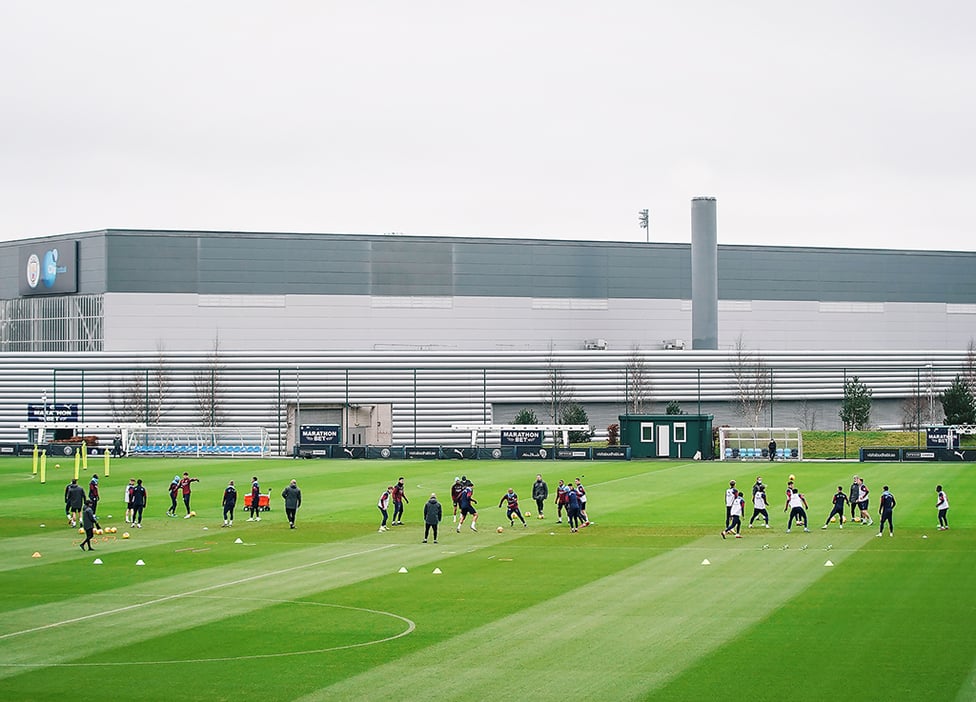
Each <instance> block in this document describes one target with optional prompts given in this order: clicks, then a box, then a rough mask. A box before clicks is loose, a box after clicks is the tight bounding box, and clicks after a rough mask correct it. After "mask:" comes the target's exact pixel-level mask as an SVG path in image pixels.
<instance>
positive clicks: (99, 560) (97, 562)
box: [92, 558, 102, 565]
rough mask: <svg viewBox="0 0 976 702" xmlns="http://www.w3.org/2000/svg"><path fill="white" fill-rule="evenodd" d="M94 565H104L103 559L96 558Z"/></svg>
mask: <svg viewBox="0 0 976 702" xmlns="http://www.w3.org/2000/svg"><path fill="white" fill-rule="evenodd" d="M92 565H102V559H101V558H96V559H95V560H94V561H92Z"/></svg>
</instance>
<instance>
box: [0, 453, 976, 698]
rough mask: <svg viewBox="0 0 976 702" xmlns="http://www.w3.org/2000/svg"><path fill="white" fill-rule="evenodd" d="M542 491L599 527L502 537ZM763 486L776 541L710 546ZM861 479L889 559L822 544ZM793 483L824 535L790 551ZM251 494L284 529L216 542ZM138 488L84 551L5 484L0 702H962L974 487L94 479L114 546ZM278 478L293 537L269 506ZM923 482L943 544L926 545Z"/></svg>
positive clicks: (574, 468) (355, 477)
mask: <svg viewBox="0 0 976 702" xmlns="http://www.w3.org/2000/svg"><path fill="white" fill-rule="evenodd" d="M100 468H101V464H100V463H99V464H98V468H94V467H93V469H95V470H98V471H99V473H100V474H101V470H100ZM184 470H188V471H189V472H190V473H191V474H192V475H196V476H198V477H200V478H201V482H200V483H195V484H194V496H193V508H194V509H195V510H196V512H197V514H198V515H199V516H198V517H197V518H195V519H170V518H167V517H165V516H164V515H163V513H164V511H165V510H166V507H167V506H168V504H169V499H168V497H167V496H166V495H165V488H166V485H168V483H169V480H170V479H171V478H172V476H173V474H174V473H177V472H179V473H182V472H183V471H184ZM540 470H541V471H542V473H543V474H544V475H545V476H546V478H547V480H548V481H549V484H550V487H552V486H554V485H555V483H556V481H557V480H558V479H559V478H560V477H561V478H563V479H566V480H569V479H571V478H573V477H575V475H576V474H578V472H579V471H584V472H585V473H586V477H585V480H584V482H585V483H586V484H587V486H588V491H589V496H590V505H591V508H590V511H591V516H592V518H593V519H594V521H595V525H594V526H592V527H589V528H586V529H583V530H581V531H580V533H578V534H571V533H569V531H568V529H567V528H566V526H565V524H556V523H555V519H554V516H555V514H554V511H553V508H552V506H551V505H550V506H549V507H548V509H547V517H548V518H547V519H546V520H544V521H540V520H537V519H535V518H534V516H533V517H532V518H530V519H529V520H528V521H529V528H527V529H521V528H515V529H511V528H508V524H507V521H506V520H505V519H504V510H501V509H498V508H497V507H496V505H497V504H498V501H499V499H500V498H501V495H502V493H503V492H504V491H505V489H507V488H508V487H509V486H513V487H515V488H516V490H517V491H518V492H519V493H520V494H521V495H522V497H523V509H528V510H530V511H533V512H534V511H535V508H534V504H533V503H532V502H531V501H530V500H528V499H526V498H528V496H529V492H530V485H531V483H532V481H533V479H534V476H535V473H536V472H538V471H540ZM755 471H764V472H763V477H764V480H765V482H766V483H767V484H768V485H770V486H771V487H770V497H771V499H772V502H773V505H772V509H771V512H770V513H771V516H772V518H773V525H774V528H773V529H770V530H765V529H759V530H756V529H752V530H749V529H743V534H744V536H745V538H743V539H739V540H727V541H723V540H722V539H720V538H719V535H718V532H719V530H720V528H721V526H722V525H723V523H724V490H725V487H726V486H727V484H728V480H729V479H730V478H735V479H736V480H738V482H739V484H740V486H742V487H745V488H748V486H749V485H751V484H752V482H753V480H754V479H755ZM855 472H856V473H858V474H860V475H863V476H864V477H865V479H866V482H867V483H868V485H869V486H870V487H871V488H872V496H873V497H875V498H876V497H877V496H878V495H879V494H880V492H881V487H882V485H883V484H884V483H888V484H889V485H890V486H891V488H892V491H893V492H894V493H895V495H896V497H897V499H898V507H897V509H896V517H895V526H896V532H895V538H889V537H887V536H885V537H883V538H875V537H874V534H875V533H876V528H877V527H862V526H859V525H855V524H850V525H849V526H847V528H845V529H844V530H843V531H841V530H838V529H836V525H832V526H831V528H830V529H829V530H827V531H821V530H820V529H819V526H820V524H822V521H823V519H824V518H825V516H826V514H827V513H828V512H829V508H830V502H829V501H830V496H831V495H832V493H833V488H835V487H836V486H837V485H843V486H844V487H845V488H846V486H847V485H849V483H850V478H851V474H852V473H855ZM462 473H464V474H467V475H468V476H469V477H470V478H471V479H472V480H474V482H475V483H476V490H475V495H476V497H478V498H479V505H478V506H479V511H480V512H481V519H480V520H479V529H480V531H479V532H478V533H473V532H471V531H469V530H467V529H465V530H464V532H463V533H461V534H457V533H455V532H454V530H453V525H452V524H451V516H450V509H449V507H448V509H447V510H446V511H447V520H446V522H445V523H444V524H442V533H441V539H440V544H438V545H434V544H426V545H424V544H421V543H420V540H421V537H422V527H421V526H420V514H421V509H422V506H423V503H424V501H425V499H426V498H427V496H428V495H429V494H430V492H431V491H432V490H435V491H437V492H438V495H439V496H441V497H442V498H443V501H446V502H448V503H449V500H448V499H447V497H448V488H449V486H450V484H451V482H453V477H454V476H455V475H459V474H462ZM788 473H795V474H796V476H797V481H798V486H799V487H800V489H801V490H802V491H803V492H804V493H805V494H806V496H807V499H808V501H809V503H810V507H811V509H810V522H811V526H812V527H813V529H812V532H811V533H808V534H806V533H802V532H801V531H798V530H796V529H794V531H793V533H791V534H786V533H784V525H785V515H784V514H783V512H782V511H781V510H782V501H781V500H780V494H781V492H782V488H783V487H785V481H786V475H787V474H788ZM254 474H257V475H258V476H260V478H261V481H262V485H264V486H265V488H266V489H267V488H270V490H271V492H272V507H273V509H272V511H271V512H268V513H265V514H264V519H263V521H262V522H261V523H247V522H246V521H244V516H245V515H243V514H242V513H241V512H238V517H237V521H236V522H235V525H234V527H233V528H232V529H222V528H220V507H219V502H220V496H221V494H222V491H223V488H224V486H225V485H226V483H227V481H228V480H229V479H232V478H233V479H234V480H235V481H236V482H237V484H238V486H239V487H241V486H243V487H245V488H246V486H247V485H248V483H249V480H250V476H251V475H254ZM399 475H404V476H406V485H407V488H408V491H407V495H408V497H409V498H410V500H411V502H410V504H408V505H407V509H406V522H407V524H406V525H405V526H403V527H395V528H392V529H391V530H390V531H389V532H386V533H383V534H380V533H377V531H376V528H377V525H378V521H379V513H378V510H377V509H376V507H375V503H376V499H377V497H378V496H379V493H380V491H381V490H382V489H383V488H384V487H385V486H386V485H388V484H391V483H392V482H393V481H395V479H396V478H397V477H398V476H399ZM129 477H141V478H142V479H143V480H144V481H145V482H146V484H147V485H148V487H149V490H150V505H149V509H148V510H147V516H146V518H145V520H144V522H145V528H143V529H142V530H134V529H129V530H128V531H129V532H130V533H131V538H129V539H126V540H123V539H121V538H114V539H113V538H111V537H110V536H109V537H105V540H103V541H99V542H98V544H97V546H96V548H97V549H98V550H97V551H96V552H95V553H93V554H88V553H82V552H81V551H80V550H79V549H78V546H77V542H78V538H79V537H78V534H77V532H76V531H74V530H71V529H69V528H68V527H67V526H66V525H65V524H64V519H63V501H62V495H63V488H64V484H65V483H66V481H67V480H68V479H69V478H70V472H69V470H66V469H65V468H62V469H59V470H53V469H52V470H51V471H50V472H49V479H48V482H47V483H46V484H44V485H41V484H40V483H39V481H38V479H37V478H33V477H31V466H30V463H29V461H26V462H25V461H22V460H20V459H4V460H3V461H0V489H2V492H3V495H4V498H5V499H4V513H3V519H2V520H0V557H2V558H0V699H3V700H54V699H58V700H63V699H64V698H65V697H66V696H68V695H77V694H78V693H79V691H80V690H83V691H84V694H85V696H93V697H95V698H96V699H101V700H115V699H127V698H130V697H134V698H138V699H140V700H172V699H179V700H181V701H182V700H230V699H241V698H242V697H243V698H250V697H256V698H258V699H264V700H363V699H369V700H372V699H406V700H412V699H434V698H449V699H451V698H454V697H463V698H464V699H466V700H496V699H505V698H508V697H510V696H512V695H513V694H515V695H520V696H525V697H529V698H531V699H534V700H556V699H559V700H563V699H565V698H566V697H567V696H575V695H585V696H586V697H589V698H594V699H606V700H645V699H647V700H650V699H654V700H702V699H708V698H719V697H720V696H721V697H735V696H739V695H744V696H746V697H747V698H749V699H754V700H780V699H783V698H784V696H786V697H789V696H790V695H793V696H795V695H796V694H799V695H800V696H802V697H803V698H805V699H813V700H818V699H830V698H833V697H834V696H836V694H843V692H842V691H844V690H848V691H850V687H849V681H850V676H851V674H852V671H856V675H857V680H858V684H857V695H856V697H857V699H859V700H919V699H925V700H972V699H976V638H974V637H973V636H972V630H973V626H974V624H976V601H974V599H973V597H972V592H974V591H976V530H974V528H973V527H974V518H973V517H972V515H971V512H970V510H969V509H968V507H967V506H968V505H971V504H973V502H974V497H976V474H974V471H973V470H972V466H971V465H967V464H943V465H933V464H911V465H909V464H856V463H855V464H838V463H785V464H779V463H777V464H772V465H771V464H766V463H763V464H751V465H750V464H741V463H736V464H724V463H718V462H706V463H683V462H653V461H631V462H596V463H562V462H546V463H538V462H525V461H467V462H454V461H388V462H382V461H368V462H367V461H293V460H253V461H232V460H224V461H220V460H200V461H194V460H186V459H183V460H178V461H172V460H164V459H124V460H121V461H116V462H115V463H113V464H112V476H111V477H109V478H104V477H103V479H102V495H103V498H102V503H101V506H100V508H99V513H100V516H101V518H102V521H103V525H104V526H108V525H116V526H120V527H121V526H123V525H122V524H121V520H120V518H121V516H122V510H121V507H122V505H121V488H122V485H123V484H124V483H125V482H127V481H128V479H129ZM293 477H294V478H296V479H298V481H299V485H300V486H301V487H302V490H303V496H304V505H303V507H302V509H301V510H300V512H299V518H298V528H297V529H295V530H290V529H288V527H287V524H286V522H285V519H284V514H283V510H282V505H281V502H282V501H281V499H280V497H279V496H278V495H279V494H280V492H281V489H282V488H283V487H284V486H285V484H286V483H287V481H288V480H289V479H291V478H293ZM83 481H84V482H87V479H83ZM936 483H943V484H944V485H945V486H946V490H947V492H948V494H949V499H950V501H951V504H952V505H953V507H952V509H950V513H949V518H950V524H951V525H952V529H951V530H950V531H948V532H938V531H936V530H935V529H934V525H935V523H936V512H935V509H934V505H935V493H934V488H935V485H936ZM876 507H877V500H876V499H875V500H874V502H873V505H872V510H875V509H876ZM749 513H750V514H751V509H750V510H749ZM108 515H112V517H111V518H109V517H108ZM503 523H504V525H505V527H506V529H505V531H504V533H502V534H498V533H496V532H495V527H496V526H498V525H502V524H503ZM41 524H45V526H44V527H41V526H40V525H41ZM204 527H207V528H206V529H204ZM123 531H124V528H120V530H119V534H118V535H121V533H122V532H123ZM118 535H117V536H118ZM923 535H924V536H926V537H927V538H925V539H923V538H922V536H923ZM238 537H240V538H241V539H242V540H243V541H244V543H243V544H235V543H234V540H235V539H236V538H238ZM763 546H767V547H768V548H763ZM787 547H788V548H787ZM35 551H37V552H40V554H41V557H40V558H32V557H31V556H32V554H33V553H34V552H35ZM96 556H98V557H100V558H101V559H102V560H103V561H104V563H103V564H102V565H93V563H92V561H93V560H94V558H95V557H96ZM138 559H142V560H144V561H145V563H146V565H145V566H144V567H143V566H136V565H135V563H136V561H137V560H138ZM706 559H707V560H708V561H709V562H710V565H702V562H703V560H706ZM828 559H829V560H830V561H832V562H833V563H834V566H833V567H827V566H825V562H826V561H827V560H828ZM401 567H405V568H407V570H408V572H407V573H406V574H401V573H398V570H399V569H400V568H401ZM435 568H439V569H440V570H441V571H442V574H440V575H435V574H433V572H432V571H433V570H434V569H435ZM790 681H796V684H797V686H798V687H797V688H795V692H794V693H791V692H790V690H791V688H790V685H791V683H790Z"/></svg>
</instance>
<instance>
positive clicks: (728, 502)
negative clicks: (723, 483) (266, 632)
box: [725, 480, 739, 530]
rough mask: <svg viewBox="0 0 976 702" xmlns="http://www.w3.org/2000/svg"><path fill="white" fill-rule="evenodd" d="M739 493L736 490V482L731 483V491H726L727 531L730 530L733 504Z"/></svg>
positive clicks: (731, 481)
mask: <svg viewBox="0 0 976 702" xmlns="http://www.w3.org/2000/svg"><path fill="white" fill-rule="evenodd" d="M738 492H739V491H738V490H736V489H735V481H734V480H730V481H729V489H728V490H726V491H725V529H726V530H728V528H729V525H730V524H731V523H732V503H733V502H734V501H735V496H736V494H737V493H738Z"/></svg>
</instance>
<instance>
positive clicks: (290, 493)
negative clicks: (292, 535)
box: [281, 480, 302, 529]
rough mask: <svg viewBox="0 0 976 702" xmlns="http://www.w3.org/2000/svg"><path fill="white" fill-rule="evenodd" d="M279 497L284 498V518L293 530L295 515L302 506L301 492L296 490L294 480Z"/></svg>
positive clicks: (296, 485)
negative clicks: (286, 518)
mask: <svg viewBox="0 0 976 702" xmlns="http://www.w3.org/2000/svg"><path fill="white" fill-rule="evenodd" d="M281 496H282V497H283V498H285V516H286V517H288V523H289V524H290V525H291V528H292V529H294V528H295V513H296V512H297V511H298V508H299V507H301V506H302V491H301V490H299V489H298V483H297V482H296V481H294V480H292V481H291V483H289V484H288V487H286V488H285V489H284V490H282V491H281Z"/></svg>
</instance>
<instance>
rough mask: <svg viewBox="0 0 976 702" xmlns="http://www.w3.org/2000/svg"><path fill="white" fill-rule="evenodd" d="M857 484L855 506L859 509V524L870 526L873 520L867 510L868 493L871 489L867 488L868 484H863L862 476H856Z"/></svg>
mask: <svg viewBox="0 0 976 702" xmlns="http://www.w3.org/2000/svg"><path fill="white" fill-rule="evenodd" d="M857 484H858V488H857V489H858V493H857V508H858V509H859V510H861V525H862V526H871V525H872V524H874V520H873V519H871V513H870V512H868V495H869V494H870V492H871V491H870V490H868V486H867V485H865V484H864V478H858V479H857Z"/></svg>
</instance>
